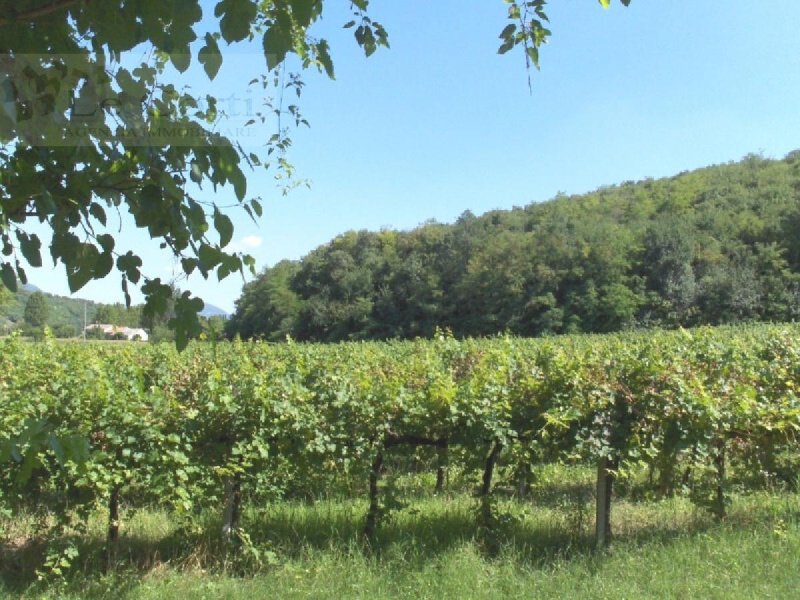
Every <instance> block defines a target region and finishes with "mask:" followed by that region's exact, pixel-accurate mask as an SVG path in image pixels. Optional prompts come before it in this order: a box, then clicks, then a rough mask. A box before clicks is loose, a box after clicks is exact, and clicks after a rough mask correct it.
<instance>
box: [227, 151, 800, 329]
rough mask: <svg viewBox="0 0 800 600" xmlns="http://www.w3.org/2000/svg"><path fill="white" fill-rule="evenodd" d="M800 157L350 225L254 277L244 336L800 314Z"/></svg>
mask: <svg viewBox="0 0 800 600" xmlns="http://www.w3.org/2000/svg"><path fill="white" fill-rule="evenodd" d="M798 226H800V153H798V152H793V153H790V154H789V155H788V156H786V157H785V158H784V159H783V160H765V159H763V158H761V157H760V156H756V155H751V156H748V157H746V158H745V159H743V160H742V161H740V162H738V163H734V164H727V165H719V166H714V167H708V168H705V169H699V170H697V171H693V172H691V173H683V174H680V175H678V176H675V177H671V178H666V179H661V180H657V181H654V180H644V181H639V182H636V183H634V182H627V183H623V184H621V185H617V186H610V187H606V188H602V189H599V190H597V191H595V192H592V193H589V194H583V195H579V196H570V197H557V198H555V199H553V200H551V201H549V202H544V203H538V204H531V205H529V206H526V207H524V208H517V209H514V210H510V211H493V212H490V213H487V214H486V215H483V216H481V217H475V216H474V215H472V214H470V213H465V214H463V215H462V216H461V218H459V219H458V221H457V222H456V223H454V224H452V225H442V224H438V223H429V224H425V225H422V226H420V227H419V228H417V229H415V230H413V231H409V232H396V231H382V232H375V233H373V232H367V231H359V232H349V233H346V234H344V235H341V236H339V237H337V238H336V239H334V240H333V241H331V242H330V243H329V244H327V245H324V246H321V247H319V248H317V249H316V250H314V251H313V252H311V253H310V254H308V255H307V256H306V257H305V258H303V259H302V260H301V261H299V262H282V263H280V264H277V265H275V266H274V267H273V268H270V269H266V270H265V271H264V272H263V274H262V275H261V276H260V277H259V278H258V279H257V280H255V281H253V282H252V283H249V284H247V285H246V286H245V288H244V291H243V293H242V296H241V298H240V299H239V300H238V302H237V310H236V314H235V315H234V317H233V318H232V319H231V321H230V322H229V323H228V333H229V334H230V335H236V334H238V335H241V336H242V337H246V338H249V337H257V338H263V339H266V340H272V341H277V340H281V339H285V338H286V336H287V335H289V336H291V337H293V338H295V339H301V340H317V341H337V340H347V339H384V338H393V337H399V338H413V337H417V336H422V337H429V336H430V335H432V333H433V331H434V330H435V328H436V327H437V326H439V327H446V328H448V329H450V330H451V331H452V332H453V333H454V334H456V335H457V336H459V337H461V336H480V335H491V334H495V333H498V332H503V331H510V332H512V333H514V334H518V335H525V336H532V335H533V336H535V335H546V334H554V333H571V332H610V331H616V330H621V329H626V328H632V327H648V326H662V327H676V326H689V325H698V324H722V323H735V322H742V321H754V320H764V321H791V320H795V319H797V318H798V317H800V246H799V245H798V236H797V231H798Z"/></svg>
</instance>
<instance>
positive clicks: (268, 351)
mask: <svg viewBox="0 0 800 600" xmlns="http://www.w3.org/2000/svg"><path fill="white" fill-rule="evenodd" d="M798 334H800V328H799V327H797V326H742V327H732V328H715V329H712V328H706V329H697V330H688V331H685V330H680V331H674V332H647V333H635V334H623V335H612V336H579V337H559V338H549V339H547V338H545V339H536V340H530V339H518V338H495V339H490V340H466V341H459V340H456V339H453V338H452V337H449V336H447V335H439V336H438V337H437V338H436V339H433V340H428V341H414V342H383V343H351V344H339V345H311V344H294V343H291V342H290V343H287V344H280V345H271V344H263V343H221V344H210V343H206V344H200V343H198V344H194V345H190V347H189V348H188V349H187V350H185V351H184V352H182V353H178V352H176V351H175V350H174V348H172V347H168V346H152V345H151V346H144V345H113V346H112V345H93V344H89V345H81V344H64V343H55V342H54V341H52V340H46V341H45V342H42V343H37V344H31V343H27V342H25V341H23V340H21V339H19V338H15V337H12V338H8V339H6V340H4V341H2V342H0V398H2V400H1V401H0V436H1V437H0V514H4V515H5V516H6V517H7V518H8V517H13V516H14V515H17V514H30V513H35V512H40V513H41V512H45V513H46V514H47V515H48V516H49V517H48V519H43V520H42V521H41V528H42V530H43V534H44V535H50V536H51V537H52V539H56V538H57V533H58V532H63V531H65V530H67V529H69V530H71V531H80V529H81V527H82V526H83V524H84V523H85V521H86V519H87V518H88V515H90V514H92V513H96V512H97V510H98V507H99V506H102V507H103V509H104V511H105V515H107V518H108V523H107V550H108V559H109V560H110V561H113V560H114V547H115V544H116V541H117V539H118V538H119V536H120V531H121V530H122V531H124V528H125V522H124V521H123V520H122V517H121V514H122V512H121V507H123V506H124V507H125V514H130V513H131V512H132V511H135V510H136V509H137V507H154V506H155V507H159V508H160V509H163V510H167V511H169V513H170V514H171V515H172V517H173V518H174V519H176V520H179V521H182V522H186V523H191V520H192V517H193V515H195V514H196V513H197V512H198V511H200V510H202V509H207V508H208V507H215V510H217V511H218V512H219V514H220V515H221V519H222V525H223V533H222V535H224V536H227V537H228V538H229V539H230V541H231V544H233V545H237V544H250V543H252V541H251V540H250V538H249V535H248V532H247V527H246V523H243V522H242V519H241V515H242V512H243V508H244V507H245V506H247V505H248V504H249V505H259V506H262V507H266V510H269V505H270V503H271V502H276V501H283V500H287V499H297V500H303V501H304V502H308V501H313V500H315V499H320V498H325V497H329V496H330V495H335V494H341V495H349V496H353V495H358V494H362V495H364V496H365V497H366V499H367V500H368V505H367V509H366V511H365V513H364V514H363V540H364V543H365V545H366V546H367V547H369V545H370V544H371V542H372V540H373V539H374V537H375V535H376V532H377V531H378V530H379V528H380V526H381V524H382V523H383V522H384V521H385V519H386V518H387V517H388V516H390V515H391V513H392V512H393V511H397V510H401V509H402V505H401V504H400V503H398V502H396V501H395V499H394V498H393V493H392V487H393V483H392V482H393V480H394V479H395V478H396V477H397V476H398V475H400V474H402V473H403V472H404V471H408V470H414V471H417V472H419V471H420V470H430V471H432V472H434V473H436V479H435V486H433V487H432V489H431V490H430V493H431V494H434V493H435V492H437V491H442V489H443V488H445V486H446V485H447V480H448V473H451V472H458V473H460V474H462V475H463V476H466V477H471V478H472V480H473V481H474V483H475V490H476V496H477V500H476V515H477V518H476V529H477V530H478V531H480V532H481V535H483V536H484V537H485V538H486V539H488V540H492V537H493V536H492V532H493V531H494V530H495V521H496V519H497V513H496V511H495V510H494V500H495V498H496V496H497V495H498V493H505V494H513V495H515V496H520V497H522V496H524V495H525V490H526V488H527V486H529V485H530V483H531V482H532V481H534V480H535V478H536V477H537V472H538V469H539V468H540V467H542V466H543V465H549V464H554V463H561V464H569V465H575V464H581V465H591V466H592V468H593V469H594V468H596V470H597V485H596V505H597V510H596V535H597V543H598V544H599V545H605V544H607V543H608V542H609V540H610V536H611V532H612V513H611V498H612V488H613V487H614V485H615V484H617V485H619V484H621V483H623V482H631V481H634V480H635V481H636V482H637V485H638V486H639V488H640V490H641V491H642V493H643V494H644V495H645V496H646V497H650V498H658V497H667V496H672V495H687V496H688V497H690V498H691V500H692V502H694V503H696V504H697V505H699V506H702V507H703V508H705V509H708V510H710V511H711V512H712V513H713V514H714V515H716V516H718V517H720V518H721V517H723V516H724V515H725V511H726V505H727V502H728V490H729V487H730V486H731V485H732V484H733V483H734V482H735V484H736V485H737V486H746V487H750V488H756V487H761V486H765V485H770V484H773V483H775V482H784V483H785V484H786V485H790V486H791V485H794V484H795V483H796V477H797V470H796V469H797V465H798V464H799V463H800V453H798V451H797V441H798V432H800V399H799V398H798V393H800V392H799V391H798V390H800V341H798V339H800V336H799V335H798ZM59 539H60V538H59ZM69 552H70V549H69V548H68V547H63V548H55V547H54V549H53V550H52V552H50V554H49V555H48V558H47V563H46V564H44V565H43V566H42V569H43V570H45V571H49V572H54V573H56V574H58V573H59V572H60V571H62V570H63V569H64V568H65V567H66V566H67V564H68V563H69V558H70V556H71V555H70V553H69Z"/></svg>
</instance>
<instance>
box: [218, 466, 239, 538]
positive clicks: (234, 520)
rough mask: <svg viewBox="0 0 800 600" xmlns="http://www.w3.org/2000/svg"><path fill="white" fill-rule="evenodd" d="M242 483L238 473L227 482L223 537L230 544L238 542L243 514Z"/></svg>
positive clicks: (223, 512) (223, 514)
mask: <svg viewBox="0 0 800 600" xmlns="http://www.w3.org/2000/svg"><path fill="white" fill-rule="evenodd" d="M241 507H242V481H241V476H240V475H239V474H238V473H237V474H236V475H234V476H233V477H229V478H228V479H226V480H225V508H224V509H223V511H222V536H223V537H224V538H225V539H226V540H227V541H229V542H236V541H237V540H238V535H237V532H238V531H239V522H240V519H241V512H242V509H241Z"/></svg>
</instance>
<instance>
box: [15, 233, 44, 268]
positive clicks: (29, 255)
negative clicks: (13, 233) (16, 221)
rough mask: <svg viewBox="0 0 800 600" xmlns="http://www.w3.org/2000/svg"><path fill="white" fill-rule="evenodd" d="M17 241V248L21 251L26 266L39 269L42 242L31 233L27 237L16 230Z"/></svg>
mask: <svg viewBox="0 0 800 600" xmlns="http://www.w3.org/2000/svg"><path fill="white" fill-rule="evenodd" d="M17 240H18V241H19V247H20V250H21V251H22V256H24V257H25V260H27V261H28V264H29V265H30V266H32V267H41V266H42V254H41V252H40V251H41V248H42V242H41V241H39V237H38V236H37V235H36V234H35V233H33V234H31V235H28V234H26V233H24V232H23V231H21V230H19V229H17Z"/></svg>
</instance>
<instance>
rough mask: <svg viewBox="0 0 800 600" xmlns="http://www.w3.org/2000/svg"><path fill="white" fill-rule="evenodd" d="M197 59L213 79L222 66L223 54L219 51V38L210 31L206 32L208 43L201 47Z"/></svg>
mask: <svg viewBox="0 0 800 600" xmlns="http://www.w3.org/2000/svg"><path fill="white" fill-rule="evenodd" d="M197 59H198V60H199V61H200V64H201V65H203V69H205V72H206V75H208V78H209V79H212V80H213V79H214V78H215V77H216V76H217V73H219V69H220V67H221V66H222V54H221V53H220V51H219V46H218V45H217V40H216V39H215V38H214V36H213V35H211V34H210V33H207V34H206V45H205V46H203V47H202V48H201V49H200V52H199V53H198V55H197Z"/></svg>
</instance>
